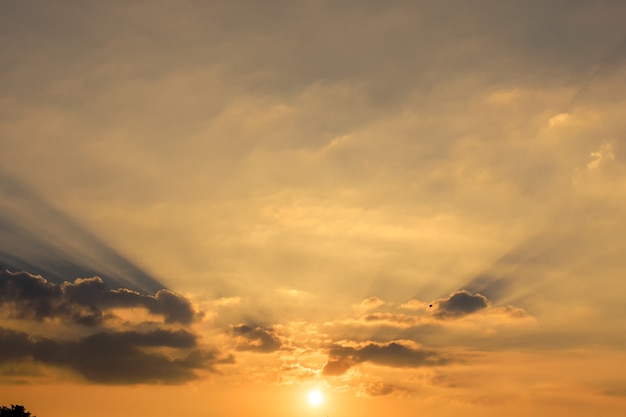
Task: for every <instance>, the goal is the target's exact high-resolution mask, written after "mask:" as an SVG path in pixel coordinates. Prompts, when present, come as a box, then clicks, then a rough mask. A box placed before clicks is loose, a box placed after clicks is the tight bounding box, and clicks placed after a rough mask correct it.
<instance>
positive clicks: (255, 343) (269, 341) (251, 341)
mask: <svg viewBox="0 0 626 417" xmlns="http://www.w3.org/2000/svg"><path fill="white" fill-rule="evenodd" d="M232 331H233V334H234V335H236V336H237V350H247V351H252V352H262V353H268V352H274V351H276V350H278V349H280V348H281V347H282V343H281V341H280V339H279V338H278V336H277V335H276V332H275V331H274V329H273V328H271V327H260V326H254V325H253V326H249V325H247V324H238V325H236V326H232Z"/></svg>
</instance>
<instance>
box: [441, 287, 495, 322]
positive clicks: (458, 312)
mask: <svg viewBox="0 0 626 417" xmlns="http://www.w3.org/2000/svg"><path fill="white" fill-rule="evenodd" d="M435 304H436V306H437V309H436V311H435V313H434V315H435V316H437V317H439V318H449V317H461V316H465V315H468V314H472V313H475V312H477V311H480V310H483V309H485V308H487V307H489V304H490V303H489V300H487V298H486V297H485V296H484V295H481V294H472V293H471V292H469V291H466V290H461V291H457V292H455V293H453V294H451V295H450V296H449V297H448V298H443V299H439V300H437V301H435Z"/></svg>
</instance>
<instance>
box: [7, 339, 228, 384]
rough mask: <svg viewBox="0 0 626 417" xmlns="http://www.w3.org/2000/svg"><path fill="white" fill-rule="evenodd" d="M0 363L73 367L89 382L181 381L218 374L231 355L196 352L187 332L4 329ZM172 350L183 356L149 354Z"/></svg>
mask: <svg viewBox="0 0 626 417" xmlns="http://www.w3.org/2000/svg"><path fill="white" fill-rule="evenodd" d="M0 346H1V347H0V365H3V364H11V363H15V362H20V361H28V360H31V361H34V362H35V363H40V364H45V365H52V366H60V367H66V368H70V369H72V370H74V371H76V372H78V373H79V374H80V375H82V376H83V377H84V378H86V379H87V380H89V381H92V382H97V383H105V384H137V383H167V384H174V383H181V382H185V381H189V380H192V379H195V378H196V373H195V371H196V370H199V369H203V370H208V371H213V372H214V371H215V368H214V365H216V364H223V363H232V362H233V358H232V356H220V354H219V352H217V351H216V350H203V349H198V348H197V343H196V336H194V335H193V334H191V333H189V332H187V331H185V330H176V331H171V330H154V331H152V332H148V333H139V332H135V331H128V332H117V333H116V332H100V333H96V334H93V335H90V336H87V337H85V338H82V339H79V340H76V341H58V340H52V339H49V338H40V339H36V338H33V337H31V336H29V335H28V334H27V333H26V332H22V331H16V330H10V329H5V328H1V327H0ZM148 348H153V349H154V348H172V349H175V350H177V351H179V353H182V352H187V353H186V354H185V355H181V356H179V357H172V356H169V355H166V354H163V353H158V352H155V351H150V350H147V349H148Z"/></svg>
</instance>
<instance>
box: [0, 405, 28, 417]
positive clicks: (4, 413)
mask: <svg viewBox="0 0 626 417" xmlns="http://www.w3.org/2000/svg"><path fill="white" fill-rule="evenodd" d="M0 417H31V415H30V413H29V412H28V411H26V409H25V408H24V406H23V405H13V404H11V408H9V407H5V406H2V407H0ZM32 417H35V416H32Z"/></svg>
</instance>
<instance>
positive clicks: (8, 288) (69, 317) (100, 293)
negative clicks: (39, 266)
mask: <svg viewBox="0 0 626 417" xmlns="http://www.w3.org/2000/svg"><path fill="white" fill-rule="evenodd" d="M0 307H5V308H8V310H9V311H10V314H11V315H13V316H14V317H16V318H20V319H34V320H39V321H41V320H45V319H61V320H64V321H71V322H74V323H78V324H82V325H86V326H95V325H98V324H101V323H102V321H103V320H104V318H105V317H106V313H107V310H110V309H113V308H133V307H142V308H145V309H146V310H147V311H149V312H150V313H152V314H155V315H158V316H161V317H163V319H164V320H165V322H166V323H179V324H190V323H191V322H192V321H193V320H194V318H195V316H196V315H197V314H198V313H196V312H195V311H194V308H193V306H192V305H191V303H190V302H189V301H188V300H186V299H185V298H183V297H181V296H180V295H177V294H175V293H173V292H172V291H169V290H160V291H157V293H156V294H155V295H154V296H152V295H142V294H140V293H138V292H135V291H131V290H128V289H125V288H120V289H116V290H110V289H108V288H107V285H106V284H105V283H104V282H103V281H102V279H101V278H99V277H93V278H82V279H81V278H79V279H76V280H75V281H74V282H73V283H70V282H64V283H63V284H55V283H51V282H48V281H47V280H46V279H44V278H42V277H40V276H36V275H31V274H29V273H27V272H17V273H13V272H10V271H6V270H5V271H1V272H0ZM109 314H110V313H109Z"/></svg>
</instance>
